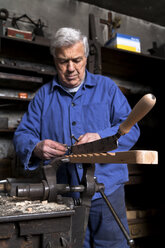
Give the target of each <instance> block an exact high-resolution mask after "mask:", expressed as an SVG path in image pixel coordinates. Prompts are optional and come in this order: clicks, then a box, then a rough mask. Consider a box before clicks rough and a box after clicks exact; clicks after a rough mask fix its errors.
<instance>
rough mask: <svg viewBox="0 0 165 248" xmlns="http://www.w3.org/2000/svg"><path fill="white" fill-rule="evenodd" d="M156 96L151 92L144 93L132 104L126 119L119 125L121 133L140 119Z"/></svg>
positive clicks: (151, 106) (124, 132) (150, 107)
mask: <svg viewBox="0 0 165 248" xmlns="http://www.w3.org/2000/svg"><path fill="white" fill-rule="evenodd" d="M155 103H156V97H155V96H154V95H152V94H146V95H144V96H143V97H142V98H141V99H140V101H139V102H138V103H137V104H136V105H135V106H134V108H133V109H132V111H131V113H130V114H129V116H128V117H127V119H126V120H125V121H124V122H122V123H121V124H120V126H119V132H120V134H121V135H124V134H126V133H128V132H129V131H130V129H131V127H133V126H134V125H135V124H136V123H137V122H138V121H140V120H141V119H142V118H143V117H144V116H145V115H146V114H147V113H148V112H149V111H150V110H151V109H152V108H153V106H154V105H155Z"/></svg>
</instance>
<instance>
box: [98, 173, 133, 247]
mask: <svg viewBox="0 0 165 248" xmlns="http://www.w3.org/2000/svg"><path fill="white" fill-rule="evenodd" d="M94 180H95V183H96V185H97V186H98V187H97V191H96V192H100V194H101V196H102V198H103V199H104V201H105V203H106V204H107V206H108V208H109V210H110V211H111V213H112V215H113V217H114V218H115V220H116V222H117V224H118V226H119V227H120V229H121V231H122V233H123V234H124V236H125V238H126V240H127V243H128V245H129V246H130V247H132V246H133V245H134V240H133V239H131V237H130V236H129V234H128V232H127V230H126V229H125V227H124V225H123V224H122V222H121V220H120V219H119V217H118V215H117V213H116V211H115V210H114V208H113V206H112V204H111V203H110V201H109V200H108V198H107V197H106V195H105V193H104V187H103V186H101V187H100V185H99V184H98V182H97V179H96V177H95V178H94Z"/></svg>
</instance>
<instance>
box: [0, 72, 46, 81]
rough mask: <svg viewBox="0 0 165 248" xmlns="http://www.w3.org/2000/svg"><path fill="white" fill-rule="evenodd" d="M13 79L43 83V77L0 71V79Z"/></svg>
mask: <svg viewBox="0 0 165 248" xmlns="http://www.w3.org/2000/svg"><path fill="white" fill-rule="evenodd" d="M2 79H3V80H14V81H22V82H33V83H34V82H35V83H43V79H42V78H41V77H32V76H25V75H18V74H11V73H5V72H0V80H2Z"/></svg>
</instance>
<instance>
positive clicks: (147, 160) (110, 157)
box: [67, 150, 158, 164]
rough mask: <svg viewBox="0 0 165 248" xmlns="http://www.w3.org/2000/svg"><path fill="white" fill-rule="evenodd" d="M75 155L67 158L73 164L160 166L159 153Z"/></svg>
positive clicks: (137, 151)
mask: <svg viewBox="0 0 165 248" xmlns="http://www.w3.org/2000/svg"><path fill="white" fill-rule="evenodd" d="M98 154H99V153H97V154H95V153H93V154H86V155H84V154H82V156H79V155H76V154H73V155H70V156H67V158H69V160H70V162H71V163H91V164H93V163H116V164H123V163H126V164H158V152H157V151H147V150H131V151H126V152H116V153H100V154H99V155H98Z"/></svg>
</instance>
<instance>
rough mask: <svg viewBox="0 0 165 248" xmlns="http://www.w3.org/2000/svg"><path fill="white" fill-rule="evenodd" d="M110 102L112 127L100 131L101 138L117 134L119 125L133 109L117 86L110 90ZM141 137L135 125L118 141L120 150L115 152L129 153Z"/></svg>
mask: <svg viewBox="0 0 165 248" xmlns="http://www.w3.org/2000/svg"><path fill="white" fill-rule="evenodd" d="M109 99H111V100H110V123H111V127H108V128H106V129H104V130H100V131H99V132H98V133H99V135H100V136H101V138H105V137H108V136H112V135H114V134H116V133H117V131H118V128H119V125H120V124H121V123H122V122H123V121H124V120H125V119H126V118H127V116H128V115H129V113H130V111H131V107H130V105H129V103H128V101H127V99H126V97H125V96H124V95H123V93H122V92H121V90H120V89H119V88H118V87H117V85H115V84H113V86H112V87H111V88H110V90H109ZM139 135H140V130H139V127H138V125H137V124H136V125H134V126H133V127H132V128H131V130H130V132H129V133H128V134H125V135H123V136H121V137H120V138H119V140H118V148H117V149H116V150H115V151H128V150H130V149H131V147H132V146H134V144H135V143H136V142H137V140H138V138H139Z"/></svg>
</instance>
